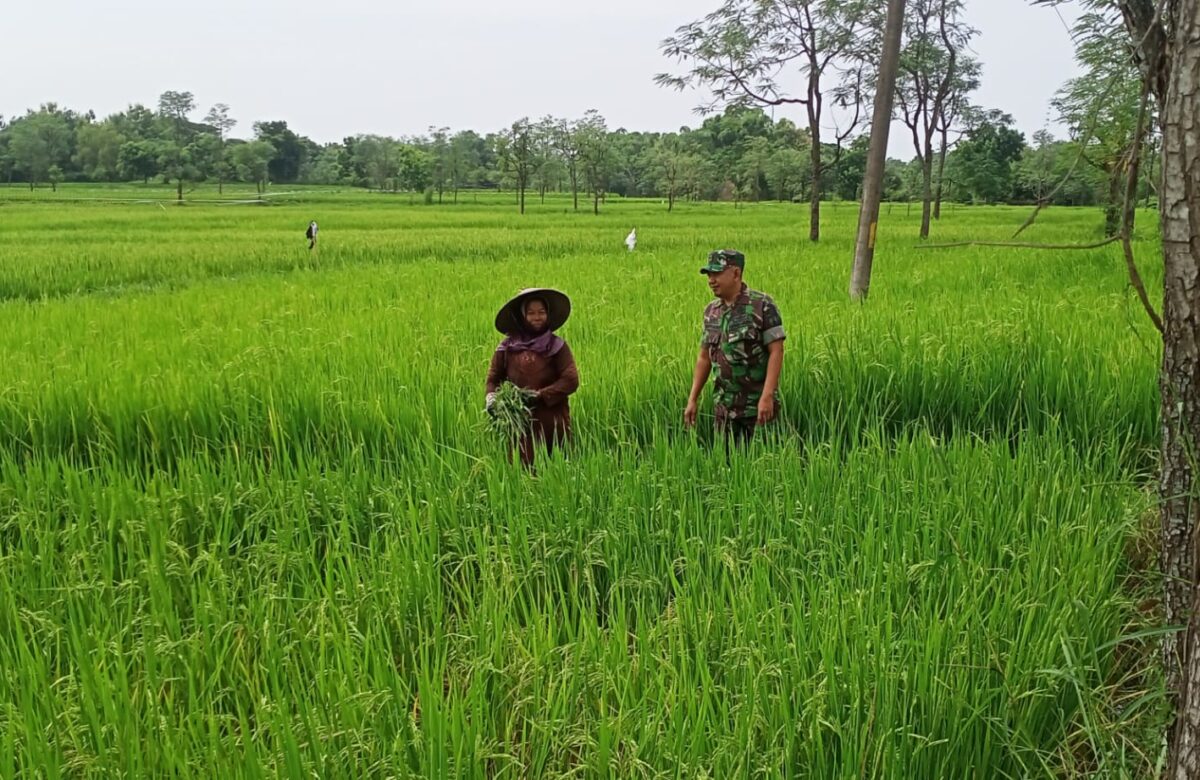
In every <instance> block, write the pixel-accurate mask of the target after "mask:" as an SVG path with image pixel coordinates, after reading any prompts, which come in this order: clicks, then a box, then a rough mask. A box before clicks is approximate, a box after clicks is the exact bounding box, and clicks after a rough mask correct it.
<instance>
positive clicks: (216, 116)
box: [204, 103, 237, 194]
mask: <svg viewBox="0 0 1200 780" xmlns="http://www.w3.org/2000/svg"><path fill="white" fill-rule="evenodd" d="M204 123H205V124H206V125H208V126H209V127H212V128H213V129H215V130H216V131H217V141H218V147H217V159H216V160H215V161H214V169H215V171H216V174H217V193H218V194H223V193H224V192H225V173H226V170H225V139H226V138H228V136H229V131H230V130H232V129H233V128H234V127H235V126H237V120H236V119H234V118H233V117H231V116H229V106H227V105H225V104H224V103H217V104H216V105H214V106H213V107H212V108H210V109H209V110H208V114H207V115H206V116H205V117H204Z"/></svg>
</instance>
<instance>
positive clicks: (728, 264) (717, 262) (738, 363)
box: [683, 249, 786, 444]
mask: <svg viewBox="0 0 1200 780" xmlns="http://www.w3.org/2000/svg"><path fill="white" fill-rule="evenodd" d="M745 268H746V257H745V255H743V254H742V253H741V252H738V251H737V250H734V249H720V250H717V251H715V252H712V253H711V254H709V256H708V263H707V264H706V265H705V266H704V267H703V268H701V269H700V273H702V274H704V275H705V276H707V277H708V286H709V289H711V290H712V292H713V295H715V296H716V300H714V301H713V302H712V303H710V304H708V307H707V308H706V309H705V310H704V335H703V337H702V338H701V341H700V354H699V356H698V357H697V358H696V370H695V373H694V374H693V376H692V391H691V394H689V395H688V401H687V407H686V408H685V409H684V411H683V422H684V424H685V425H687V426H689V427H690V426H692V425H695V423H696V403H697V401H698V400H699V398H700V393H701V391H702V390H703V389H704V383H705V381H706V380H707V379H708V376H709V374H713V375H714V376H713V411H714V416H715V418H716V420H715V422H716V428H717V431H718V432H719V433H723V434H724V435H725V436H726V437H727V439H728V438H732V439H733V440H734V441H735V442H736V443H739V444H744V443H747V442H749V441H750V439H752V438H753V437H754V429H755V427H756V426H759V425H766V424H767V423H769V422H771V421H772V420H774V419H775V415H776V413H777V411H778V398H777V396H776V392H777V390H778V389H779V372H780V370H781V369H782V368H783V341H784V338H785V337H786V335H785V334H784V332H783V318H782V317H780V315H779V309H778V308H777V307H776V306H775V302H774V301H773V300H771V296H769V295H767V294H766V293H761V292H758V291H757V290H751V289H750V288H749V287H747V286H746V284H745V283H744V282H743V281H742V273H743V272H744V271H745ZM714 367H716V372H715V373H714V372H713V368H714Z"/></svg>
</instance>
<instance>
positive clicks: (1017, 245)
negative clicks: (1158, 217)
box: [913, 236, 1121, 249]
mask: <svg viewBox="0 0 1200 780" xmlns="http://www.w3.org/2000/svg"><path fill="white" fill-rule="evenodd" d="M1120 240H1121V237H1120V236H1113V237H1112V238H1106V239H1104V240H1103V241H1097V242H1096V243H1094V244H1030V243H1026V242H1021V241H955V242H953V243H949V244H917V245H916V246H915V247H913V248H914V249H950V248H952V247H960V246H1006V247H1013V248H1017V249H1099V248H1100V247H1102V246H1108V245H1109V244H1111V243H1113V242H1116V241H1120Z"/></svg>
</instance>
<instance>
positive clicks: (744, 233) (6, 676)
mask: <svg viewBox="0 0 1200 780" xmlns="http://www.w3.org/2000/svg"><path fill="white" fill-rule="evenodd" d="M129 192H130V191H129V190H121V189H114V190H112V191H105V190H90V189H82V188H71V187H63V188H60V191H59V193H58V196H59V198H58V199H57V200H56V199H55V198H54V197H53V196H50V195H49V194H45V193H38V195H37V197H38V199H37V200H33V201H31V200H28V199H25V198H24V196H26V195H27V194H28V191H27V190H25V191H23V192H21V193H19V194H20V195H21V196H22V197H21V198H18V197H17V195H18V192H17V190H16V188H14V190H13V192H11V193H8V192H5V190H4V188H0V217H3V218H2V219H0V300H3V302H2V303H0V317H3V319H4V321H5V325H6V327H5V328H4V329H3V331H2V332H0V355H2V356H3V359H2V360H0V387H2V388H4V392H3V395H2V396H0V745H3V749H0V776H2V777H14V776H18V775H21V776H23V775H26V774H37V775H44V776H47V777H63V776H71V777H74V776H110V775H121V774H125V775H131V776H133V775H154V776H159V775H181V776H182V775H187V776H190V775H199V774H204V775H213V774H221V773H224V774H228V775H232V776H238V777H241V776H248V777H253V776H277V775H288V776H298V775H302V774H310V775H311V774H320V775H322V776H354V777H364V776H368V777H406V776H408V777H460V776H474V777H514V778H516V777H552V776H565V775H568V774H582V775H584V776H589V777H606V776H610V777H689V778H690V777H706V776H707V777H734V776H736V777H743V776H752V775H763V776H771V777H774V776H785V777H1031V776H1058V777H1071V776H1078V775H1081V774H1099V775H1102V776H1139V775H1143V774H1146V773H1148V772H1150V771H1151V770H1152V769H1153V767H1154V763H1155V761H1156V760H1157V742H1156V738H1155V730H1156V728H1158V727H1159V726H1160V725H1161V722H1162V721H1161V709H1162V706H1161V681H1160V680H1159V679H1158V677H1157V673H1156V671H1155V670H1154V669H1153V662H1154V658H1153V643H1154V626H1155V621H1156V617H1155V615H1154V614H1153V612H1152V611H1150V612H1149V613H1147V611H1146V609H1145V608H1144V607H1143V606H1142V602H1143V601H1144V599H1145V597H1146V593H1147V589H1152V588H1153V583H1152V582H1147V581H1146V577H1145V572H1144V571H1143V569H1144V567H1145V565H1146V562H1145V561H1144V560H1142V558H1144V557H1145V556H1131V555H1130V554H1129V551H1130V550H1131V549H1137V547H1138V545H1139V544H1142V543H1143V540H1144V539H1145V537H1146V530H1145V524H1144V522H1143V518H1144V517H1146V516H1147V513H1148V512H1149V511H1150V510H1151V509H1152V506H1153V504H1152V500H1151V494H1150V492H1149V490H1150V487H1151V485H1150V481H1149V475H1150V473H1151V470H1152V468H1153V465H1154V457H1155V447H1156V440H1157V411H1156V410H1157V405H1156V404H1157V395H1156V391H1155V382H1154V380H1155V371H1156V364H1157V360H1158V353H1157V347H1156V345H1155V339H1154V337H1153V335H1154V334H1153V331H1152V328H1151V327H1150V326H1149V324H1148V323H1147V322H1145V321H1144V315H1142V314H1141V313H1140V310H1139V309H1138V306H1137V303H1136V300H1135V299H1134V297H1133V295H1132V293H1131V292H1130V291H1129V290H1128V289H1127V282H1126V280H1125V278H1124V275H1123V265H1122V261H1121V259H1120V258H1119V256H1118V254H1117V250H1116V249H1113V248H1112V247H1108V248H1105V249H1101V250H1095V251H1087V252H1076V253H1068V252H1057V253H1024V254H1021V253H1010V252H1005V251H1003V250H998V249H995V248H971V249H963V250H953V251H923V250H917V249H914V248H913V245H914V244H915V243H916V242H915V241H914V240H913V238H912V237H913V236H914V235H915V232H916V219H917V218H918V217H917V216H910V215H908V214H906V213H905V211H906V210H905V208H904V207H903V206H900V205H897V206H895V207H892V208H891V209H889V208H888V207H887V206H885V208H884V215H883V222H882V224H881V228H880V241H881V249H880V252H879V255H878V256H877V261H876V275H875V280H874V288H873V290H872V293H871V300H870V302H869V303H868V304H867V305H866V306H865V307H859V306H854V305H851V304H849V303H848V302H847V301H846V294H845V287H846V281H847V276H848V266H849V258H850V252H851V246H852V241H853V235H852V231H853V226H854V220H855V217H856V212H855V209H854V207H853V206H852V205H849V204H840V205H838V206H834V205H833V204H828V205H827V206H826V209H825V218H826V224H825V235H826V237H825V239H824V240H823V241H822V243H821V244H820V245H817V246H814V245H811V244H809V243H808V242H807V241H806V240H805V238H804V236H805V235H806V233H807V231H806V229H805V226H806V224H807V222H806V219H805V212H804V211H803V209H802V208H801V207H795V206H784V205H766V204H763V205H748V206H746V207H744V208H741V209H734V207H733V206H732V205H729V204H709V205H693V204H683V205H682V206H681V207H680V208H678V209H677V210H676V211H675V212H674V213H672V214H667V213H666V212H665V208H663V207H661V206H660V205H659V204H657V203H655V202H621V201H617V200H614V201H613V202H610V203H609V204H608V205H607V207H606V208H605V210H604V212H603V213H602V215H601V216H600V217H599V218H595V217H593V216H592V215H590V214H582V213H581V214H579V215H576V214H574V213H571V212H569V210H568V206H567V202H566V201H564V200H562V199H550V200H549V201H548V202H547V204H545V205H544V206H543V205H541V204H532V205H531V206H530V213H529V214H527V215H526V217H525V218H523V219H522V218H520V217H519V216H517V215H516V214H515V213H513V209H511V208H510V207H509V206H508V204H507V203H504V202H503V201H502V199H501V198H483V199H482V201H483V202H480V203H463V204H460V205H459V206H450V205H446V206H443V207H425V206H411V207H410V206H408V205H407V200H406V199H404V198H403V197H401V198H399V199H397V198H393V197H389V196H383V195H373V194H363V193H330V192H317V193H312V192H309V193H299V194H296V195H293V196H290V197H288V198H280V201H281V202H280V203H279V204H278V205H274V206H270V207H259V206H250V205H216V204H210V203H195V204H193V205H191V206H187V207H183V208H179V207H174V206H171V207H165V208H159V207H158V206H156V205H154V204H153V203H149V204H139V203H116V202H99V201H85V200H74V199H72V198H83V197H117V196H122V195H127V194H129ZM132 192H133V193H134V195H135V196H139V195H144V194H145V192H144V191H142V190H140V189H136V188H135V189H134V190H133V191H132ZM151 192H153V191H151ZM230 197H231V198H234V199H236V198H237V193H236V192H234V193H230ZM69 199H71V200H69ZM1023 217H1024V212H1023V211H1021V210H1011V209H1002V208H993V209H967V208H958V209H956V210H954V211H952V212H949V213H947V214H946V215H945V217H944V219H943V221H942V222H941V223H940V224H938V225H936V226H935V232H936V235H937V238H938V239H939V240H941V239H945V240H954V239H963V238H971V237H981V238H1003V237H1006V236H1007V235H1008V234H1010V233H1011V230H1012V229H1014V228H1015V225H1017V224H1020V221H1021V220H1022V219H1023ZM312 218H317V219H319V220H320V223H321V227H322V231H321V240H322V243H321V246H320V248H319V250H318V251H317V252H314V253H309V252H308V251H307V249H306V246H307V244H306V242H304V241H303V240H302V236H303V228H304V226H305V225H306V224H307V221H308V220H309V219H312ZM1140 218H1141V220H1142V228H1141V229H1142V232H1143V233H1144V240H1143V242H1142V243H1141V244H1139V259H1140V260H1141V262H1142V270H1143V273H1144V274H1145V275H1146V276H1147V278H1148V283H1150V284H1151V285H1152V286H1153V287H1155V288H1156V289H1160V288H1161V264H1158V265H1157V266H1156V264H1155V263H1154V258H1155V256H1156V255H1155V253H1156V251H1157V245H1156V244H1155V243H1154V242H1153V240H1152V239H1151V238H1150V236H1151V235H1152V233H1153V230H1152V227H1151V225H1152V222H1151V220H1152V215H1150V214H1148V213H1147V214H1144V215H1141V217H1140ZM1100 222H1101V220H1100V217H1099V215H1098V214H1097V213H1092V212H1089V211H1074V210H1065V209H1063V210H1050V211H1047V212H1046V213H1044V214H1043V215H1042V216H1041V217H1040V218H1039V222H1038V224H1037V226H1035V228H1033V229H1032V231H1031V233H1032V235H1031V238H1032V239H1034V240H1046V241H1086V240H1089V239H1091V238H1093V237H1094V236H1095V232H1096V229H1097V227H1098V225H1099V224H1100ZM632 225H636V226H637V228H638V236H639V247H638V251H637V252H636V253H635V254H633V255H632V256H631V255H629V254H628V253H626V252H625V250H624V247H623V246H622V243H621V241H622V239H623V238H624V235H625V234H626V233H627V232H628V228H629V227H630V226H632ZM727 245H732V246H736V247H737V248H739V249H741V250H742V251H744V252H745V253H746V255H747V259H748V263H747V277H748V280H749V281H750V283H751V284H752V285H753V286H755V287H757V288H759V289H763V290H766V291H768V292H770V293H771V294H772V295H773V296H774V298H775V299H776V301H777V302H778V304H779V306H780V308H781V310H782V313H783V316H784V321H785V326H786V328H787V330H788V333H789V338H788V342H787V357H786V361H785V369H784V377H783V382H782V386H781V393H782V396H783V418H782V421H781V424H780V427H779V429H778V433H777V436H776V437H774V438H773V439H770V440H767V441H761V442H757V443H756V444H755V446H754V447H753V448H752V449H751V451H750V452H749V453H747V454H745V455H744V456H742V457H737V458H734V459H733V460H732V461H729V462H727V461H726V459H725V455H724V452H723V451H722V450H721V448H719V447H717V448H712V447H710V446H709V440H710V439H711V435H710V433H709V432H708V431H707V430H706V429H705V426H703V425H702V426H701V430H700V431H699V432H697V433H690V432H686V431H684V430H683V429H682V427H681V426H680V424H679V419H680V415H681V413H682V405H683V404H682V402H683V400H684V396H685V395H686V391H687V386H688V382H689V377H690V371H691V364H692V361H693V360H694V356H695V352H696V345H697V343H698V338H699V317H700V312H701V309H702V307H703V305H704V303H705V302H706V289H705V288H704V287H702V280H701V279H700V277H699V276H698V274H697V273H696V271H697V268H698V266H699V263H700V259H701V258H702V257H703V255H704V254H705V252H706V251H707V250H709V249H711V248H714V247H717V246H727ZM535 284H536V285H548V286H558V287H560V288H562V289H564V290H565V291H567V292H568V293H569V294H570V295H571V296H572V300H573V302H574V314H573V315H572V319H571V321H570V322H569V323H568V324H567V325H566V326H565V327H564V329H563V330H562V335H563V336H564V337H565V338H566V339H567V340H568V341H569V343H570V344H571V347H572V350H573V352H574V354H575V355H576V358H577V360H578V362H579V367H580V373H581V377H582V384H581V388H580V390H579V392H578V394H577V395H576V396H575V398H574V399H573V400H572V413H573V421H574V425H575V430H576V441H575V445H574V447H573V448H572V449H571V451H570V454H569V459H562V458H560V457H555V458H551V459H549V460H547V461H546V462H545V463H543V464H539V477H538V479H537V480H531V479H529V478H528V477H527V475H525V474H524V473H523V472H522V471H521V469H520V468H519V466H512V465H510V464H508V463H507V460H506V458H505V455H504V445H503V442H501V441H499V440H496V439H494V438H493V437H492V436H489V435H488V434H487V432H486V430H485V426H484V425H482V421H483V420H484V419H485V418H484V416H483V412H482V405H483V379H484V372H485V370H486V365H487V359H488V356H489V355H490V353H491V351H492V349H494V347H495V343H496V340H497V338H498V335H497V334H495V333H494V332H491V322H490V321H491V315H492V314H493V313H494V310H495V308H496V307H497V306H499V305H500V304H501V303H502V302H503V301H504V300H507V298H508V297H509V295H510V294H511V293H512V292H513V291H515V290H516V289H518V288H521V287H526V286H532V285H535Z"/></svg>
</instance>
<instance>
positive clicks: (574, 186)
mask: <svg viewBox="0 0 1200 780" xmlns="http://www.w3.org/2000/svg"><path fill="white" fill-rule="evenodd" d="M571 200H573V201H574V202H575V210H576V211H579V174H577V173H576V172H575V168H574V167H572V168H571Z"/></svg>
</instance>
